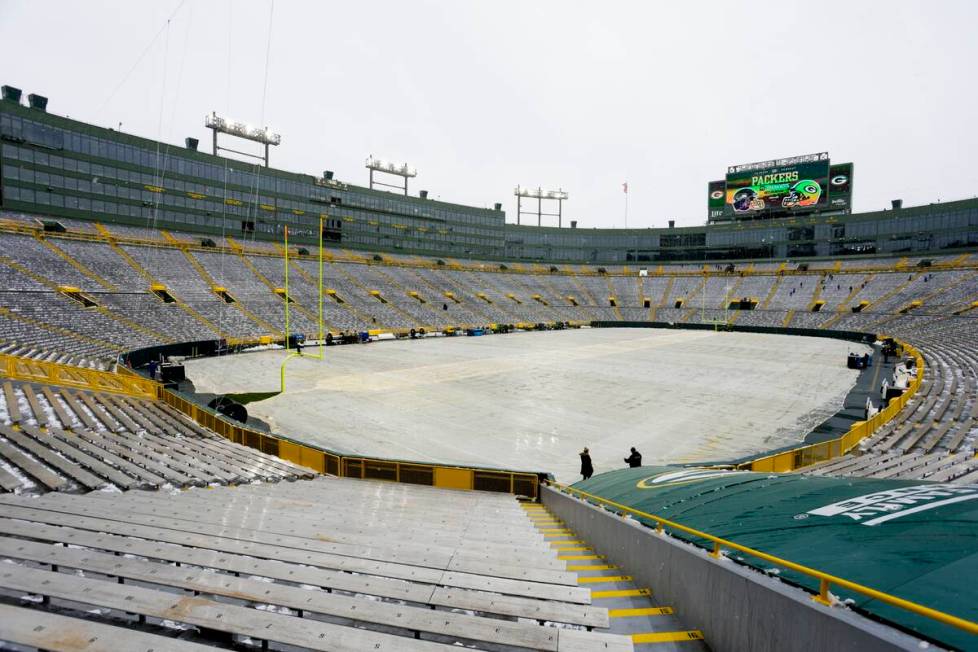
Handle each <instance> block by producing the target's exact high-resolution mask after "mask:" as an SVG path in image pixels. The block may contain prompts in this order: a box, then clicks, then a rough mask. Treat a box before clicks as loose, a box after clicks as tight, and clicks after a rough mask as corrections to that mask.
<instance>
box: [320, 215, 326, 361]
mask: <svg viewBox="0 0 978 652" xmlns="http://www.w3.org/2000/svg"><path fill="white" fill-rule="evenodd" d="M323 337H325V333H324V332H323V214H322V213H320V214H319V359H320V360H323V359H324V356H323V353H324V350H323V347H324V346H325V343H324V342H323Z"/></svg>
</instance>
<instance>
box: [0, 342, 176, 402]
mask: <svg viewBox="0 0 978 652" xmlns="http://www.w3.org/2000/svg"><path fill="white" fill-rule="evenodd" d="M119 369H120V371H119V372H118V373H115V372H111V371H102V370H100V369H88V368H85V367H76V366H73V365H67V364H60V363H57V362H49V361H47V360H34V359H33V358H21V357H19V356H15V355H9V354H7V353H0V376H4V377H7V378H13V379H14V380H23V381H27V382H33V383H45V384H48V385H60V386H63V387H74V388H76V389H87V390H90V391H93V392H111V393H113V394H125V395H127V396H138V397H140V398H151V399H155V398H156V397H157V394H158V392H159V384H157V383H155V382H153V381H152V380H149V379H148V378H143V377H142V376H139V375H135V374H127V373H123V372H122V370H123V369H125V367H121V366H120V367H119Z"/></svg>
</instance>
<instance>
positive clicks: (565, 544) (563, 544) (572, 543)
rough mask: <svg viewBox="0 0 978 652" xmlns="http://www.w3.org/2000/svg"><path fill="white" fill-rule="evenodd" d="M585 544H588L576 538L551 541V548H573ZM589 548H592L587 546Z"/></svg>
mask: <svg viewBox="0 0 978 652" xmlns="http://www.w3.org/2000/svg"><path fill="white" fill-rule="evenodd" d="M583 545H586V544H585V543H584V542H583V541H576V540H567V541H551V542H550V547H551V548H573V547H576V546H583ZM587 550H590V548H587Z"/></svg>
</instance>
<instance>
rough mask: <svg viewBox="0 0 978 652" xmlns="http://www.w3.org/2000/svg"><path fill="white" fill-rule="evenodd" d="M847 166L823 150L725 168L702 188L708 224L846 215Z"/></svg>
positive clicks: (849, 179)
mask: <svg viewBox="0 0 978 652" xmlns="http://www.w3.org/2000/svg"><path fill="white" fill-rule="evenodd" d="M852 172H853V164H852V163H835V164H833V163H832V162H831V161H830V160H829V153H828V152H819V153H817V154H805V155H804V156H792V157H789V158H781V159H773V160H771V161H759V162H757V163H745V164H744V165H731V166H730V167H729V168H727V176H726V177H725V178H723V179H718V180H717V181H710V182H709V184H707V192H708V194H709V197H708V199H707V220H708V222H730V221H734V220H756V219H764V218H775V217H788V216H790V215H798V214H804V213H811V212H816V211H818V212H820V211H831V212H832V213H850V212H851V211H852Z"/></svg>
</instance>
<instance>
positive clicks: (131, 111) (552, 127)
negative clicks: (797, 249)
mask: <svg viewBox="0 0 978 652" xmlns="http://www.w3.org/2000/svg"><path fill="white" fill-rule="evenodd" d="M171 15H173V18H172V20H171V21H170V22H169V26H168V27H167V18H168V17H169V16H171ZM976 22H978V2H972V1H969V0H962V1H960V2H951V1H938V0H930V1H921V2H902V1H894V0H890V1H887V2H882V1H881V2H868V1H865V2H857V1H855V0H846V1H842V2H835V1H825V0H823V1H822V2H790V1H788V0H783V1H781V2H770V1H762V2H755V1H746V0H738V1H737V2H709V3H708V2H652V1H644V2H611V1H609V2H587V3H585V2H568V1H564V2H556V1H555V2H534V1H529V0H523V1H519V2H518V1H509V0H492V1H491V2H490V1H483V2H468V1H464V0H444V1H431V0H430V1H424V2H409V1H405V0H399V1H377V0H374V1H371V2H353V1H347V2H299V1H298V0H277V1H275V2H274V5H273V3H272V2H271V0H253V1H248V2H245V1H238V0H235V1H234V2H231V1H230V0H182V2H181V0H159V1H154V2H142V1H136V0H127V1H118V2H109V1H96V0H87V1H86V2H68V1H62V2H48V1H43V0H30V1H28V0H0V44H2V52H3V65H2V67H0V71H2V79H0V83H4V84H11V85H14V86H17V87H19V88H22V89H23V90H24V92H25V94H26V93H31V92H36V93H39V94H41V95H45V96H48V97H49V98H50V103H49V105H48V109H49V111H51V112H53V113H58V114H62V115H69V116H71V117H73V118H76V119H80V120H84V121H87V122H93V123H96V124H100V125H104V126H113V127H115V126H117V125H118V123H120V122H121V123H122V129H123V130H124V131H127V132H131V133H134V134H137V135H140V136H145V137H149V138H161V139H162V140H165V141H168V142H172V143H182V142H183V138H184V137H185V136H190V135H192V136H196V137H198V138H200V140H201V142H202V143H209V140H208V138H207V136H208V135H209V132H206V130H205V129H204V126H203V117H204V115H205V114H207V113H209V112H210V111H212V110H217V111H219V112H223V113H225V114H226V115H228V116H230V117H232V118H235V119H239V120H242V121H246V122H251V123H255V124H257V123H259V122H261V121H262V120H264V122H265V123H266V124H268V125H270V126H272V127H273V128H275V129H276V130H277V131H279V132H280V133H281V134H282V138H283V140H282V145H281V146H279V147H278V148H274V149H273V152H272V165H273V166H274V167H279V168H284V169H287V170H292V171H297V172H305V173H310V174H317V175H318V174H321V173H322V171H323V170H325V169H330V170H334V171H335V172H336V176H337V178H339V179H341V180H344V181H349V182H352V183H358V184H364V185H365V184H366V181H367V171H366V170H365V169H364V167H363V163H364V159H365V158H366V156H367V155H369V154H373V155H375V156H377V157H380V158H384V159H388V160H394V161H398V162H400V161H406V162H408V163H410V164H411V165H413V166H414V167H416V168H417V169H418V171H419V176H418V178H417V179H414V180H412V184H413V185H412V191H415V192H416V191H417V190H418V189H422V188H424V189H428V190H429V191H430V193H431V196H432V197H438V198H441V199H443V200H446V201H454V202H459V203H466V204H473V205H477V206H491V205H492V204H493V203H494V202H497V201H499V202H502V203H503V206H504V208H505V210H506V211H507V219H508V221H511V222H512V221H515V213H516V202H515V198H514V197H513V188H514V186H516V185H517V184H522V185H531V186H536V185H542V186H543V187H544V189H549V188H557V187H561V188H563V189H564V190H567V191H568V192H569V193H570V200H569V201H568V202H567V203H566V205H565V210H564V214H565V219H577V220H578V221H579V223H580V226H581V227H592V226H603V227H619V226H624V223H625V204H624V194H623V192H622V183H624V182H626V181H627V182H628V186H629V194H628V202H629V206H628V225H629V226H635V227H646V226H664V225H665V223H666V221H667V220H668V219H675V220H676V221H677V223H678V224H680V225H694V224H701V223H703V222H704V221H705V219H706V200H707V193H706V184H707V182H708V181H710V180H711V179H715V178H722V177H723V174H724V172H725V171H726V167H727V165H730V164H735V163H745V162H750V161H758V160H766V159H769V158H777V157H783V156H790V155H794V154H805V153H812V152H819V151H828V152H830V154H831V156H832V160H833V161H836V162H844V161H853V162H855V166H856V167H855V174H854V191H855V196H854V202H855V208H856V210H857V211H863V210H874V209H879V208H883V207H884V206H888V205H889V200H890V199H891V198H894V197H900V198H903V199H904V202H905V204H920V203H929V202H932V201H937V200H938V199H941V200H943V201H948V200H951V199H960V198H963V197H971V196H974V195H975V194H976V193H978V165H976V162H975V152H978V136H976V133H978V129H976V125H975V122H976V116H978V112H976V97H978V84H976V83H975V74H976V73H975V67H976V65H975V64H976V63H978V38H976V37H975V35H974V34H975V32H974V29H975V28H974V26H975V24H976ZM269 24H271V31H270V34H269ZM269 35H270V38H269ZM266 52H267V53H268V55H269V56H268V61H269V65H268V70H267V92H266V85H265V73H266V65H265V62H266ZM565 224H566V223H565Z"/></svg>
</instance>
